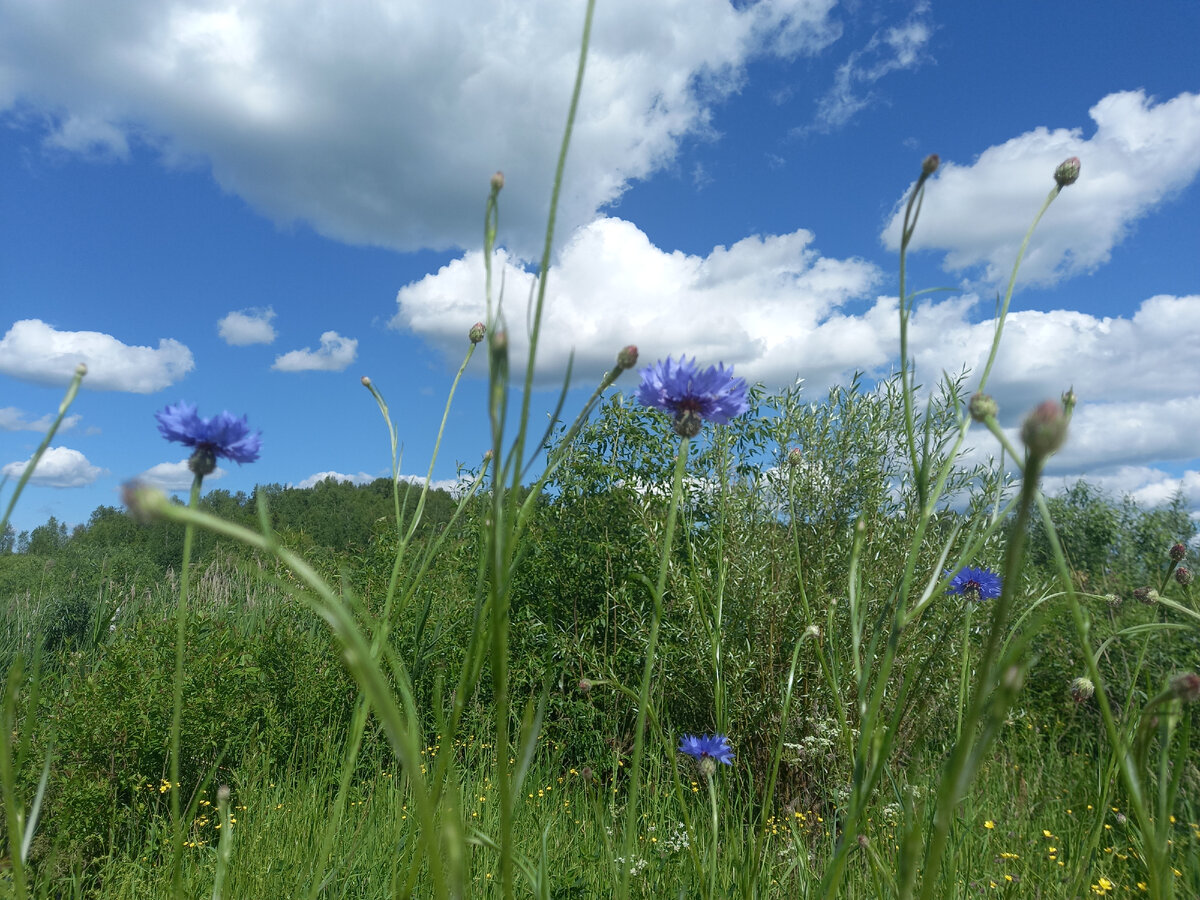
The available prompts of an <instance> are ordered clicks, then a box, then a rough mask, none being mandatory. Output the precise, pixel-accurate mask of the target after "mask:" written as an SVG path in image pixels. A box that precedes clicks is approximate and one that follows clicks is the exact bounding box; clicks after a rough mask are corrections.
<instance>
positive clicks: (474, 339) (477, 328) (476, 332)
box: [467, 322, 487, 344]
mask: <svg viewBox="0 0 1200 900" xmlns="http://www.w3.org/2000/svg"><path fill="white" fill-rule="evenodd" d="M485 334H487V329H486V328H484V327H483V323H482V322H476V323H475V324H474V325H472V326H471V330H470V331H468V332H467V337H468V338H470V339H471V343H472V344H478V343H479V342H480V341H482V340H483V336H484V335H485Z"/></svg>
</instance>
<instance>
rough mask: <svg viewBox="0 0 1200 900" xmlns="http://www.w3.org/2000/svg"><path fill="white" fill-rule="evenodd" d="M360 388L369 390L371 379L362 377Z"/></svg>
mask: <svg viewBox="0 0 1200 900" xmlns="http://www.w3.org/2000/svg"><path fill="white" fill-rule="evenodd" d="M362 386H363V387H365V388H369V387H370V386H371V379H370V378H368V377H367V376H366V375H364V376H363V377H362Z"/></svg>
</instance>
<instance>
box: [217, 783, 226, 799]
mask: <svg viewBox="0 0 1200 900" xmlns="http://www.w3.org/2000/svg"><path fill="white" fill-rule="evenodd" d="M217 802H218V803H228V802H229V785H227V784H223V785H221V786H220V787H219V788H217Z"/></svg>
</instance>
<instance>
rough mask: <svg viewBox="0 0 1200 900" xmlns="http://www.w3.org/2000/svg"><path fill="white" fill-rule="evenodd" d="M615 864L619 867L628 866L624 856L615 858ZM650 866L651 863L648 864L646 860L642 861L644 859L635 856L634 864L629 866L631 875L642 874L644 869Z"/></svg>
mask: <svg viewBox="0 0 1200 900" xmlns="http://www.w3.org/2000/svg"><path fill="white" fill-rule="evenodd" d="M613 862H615V863H616V864H617V865H618V866H624V865H625V864H626V862H625V857H623V856H617V857H614V858H613ZM648 865H650V863H648V862H646V860H644V859H642V857H640V856H635V857H634V858H633V862H632V864H630V866H629V874H630V875H637V874H638V873H640V872H641V871H642V869H644V868H646V866H648Z"/></svg>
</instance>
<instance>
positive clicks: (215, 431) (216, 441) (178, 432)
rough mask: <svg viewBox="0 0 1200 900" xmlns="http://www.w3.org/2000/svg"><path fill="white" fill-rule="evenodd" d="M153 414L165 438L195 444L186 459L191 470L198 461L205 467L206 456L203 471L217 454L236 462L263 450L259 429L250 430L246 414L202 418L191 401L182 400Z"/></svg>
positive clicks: (213, 461) (188, 444)
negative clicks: (255, 430) (236, 416)
mask: <svg viewBox="0 0 1200 900" xmlns="http://www.w3.org/2000/svg"><path fill="white" fill-rule="evenodd" d="M154 418H156V419H157V420H158V430H159V432H160V433H161V434H162V436H163V437H165V438H166V439H167V440H168V441H175V442H177V443H180V444H183V445H185V446H188V447H194V448H195V452H194V453H193V454H192V459H191V460H190V461H189V463H188V465H189V466H190V467H191V468H192V471H193V472H197V471H198V470H197V466H198V465H199V466H201V467H202V468H203V467H205V461H206V460H207V468H208V471H204V472H199V474H202V475H207V474H209V472H211V471H212V465H215V458H216V457H218V456H221V457H224V458H225V459H231V460H233V461H234V462H235V463H239V464H240V463H248V462H254V461H255V460H256V459H258V454H259V452H260V451H261V450H262V432H261V431H257V432H251V431H250V426H249V425H248V424H246V417H245V416H242V418H240V419H238V418H235V417H234V415H233V414H232V413H230V412H222V413H221V414H220V415H217V416H213V417H212V418H211V419H202V418H200V416H199V415H197V414H196V405H195V404H194V403H188V402H186V401H183V400H181V401H180V402H179V403H176V404H173V405H171V406H168V407H167V408H166V409H164V410H162V411H161V412H156V413H155V414H154Z"/></svg>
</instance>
